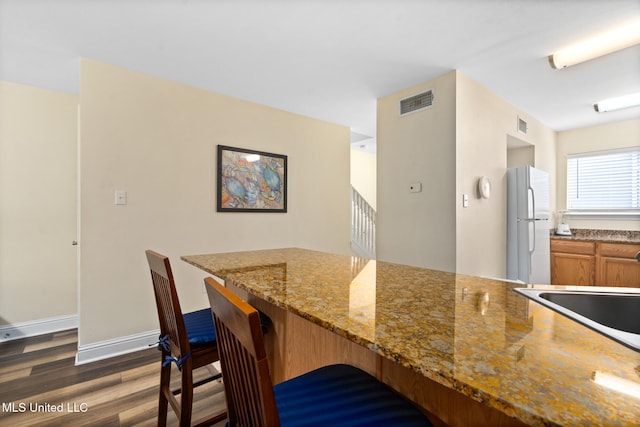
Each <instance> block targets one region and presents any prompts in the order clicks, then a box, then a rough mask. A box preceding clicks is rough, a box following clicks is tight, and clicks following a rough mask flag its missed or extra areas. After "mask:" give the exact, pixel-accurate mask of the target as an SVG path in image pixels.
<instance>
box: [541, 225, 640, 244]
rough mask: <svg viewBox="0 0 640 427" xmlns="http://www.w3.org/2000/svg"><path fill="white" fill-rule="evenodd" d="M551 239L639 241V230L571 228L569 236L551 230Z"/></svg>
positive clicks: (614, 241) (615, 241)
mask: <svg viewBox="0 0 640 427" xmlns="http://www.w3.org/2000/svg"><path fill="white" fill-rule="evenodd" d="M551 238H552V239H560V240H587V241H598V242H613V243H640V231H632V230H590V229H579V228H578V229H571V236H562V235H559V234H555V233H554V230H552V231H551Z"/></svg>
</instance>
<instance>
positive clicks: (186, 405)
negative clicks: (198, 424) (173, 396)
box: [180, 358, 193, 427]
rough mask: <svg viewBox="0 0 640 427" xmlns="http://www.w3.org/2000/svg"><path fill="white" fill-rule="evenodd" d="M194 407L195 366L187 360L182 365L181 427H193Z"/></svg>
mask: <svg viewBox="0 0 640 427" xmlns="http://www.w3.org/2000/svg"><path fill="white" fill-rule="evenodd" d="M192 407H193V364H192V363H191V359H190V358H189V359H187V360H186V361H185V362H184V363H183V364H182V390H181V393H180V426H181V427H189V426H191V408H192Z"/></svg>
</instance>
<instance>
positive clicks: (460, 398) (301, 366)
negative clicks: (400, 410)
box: [227, 284, 525, 427]
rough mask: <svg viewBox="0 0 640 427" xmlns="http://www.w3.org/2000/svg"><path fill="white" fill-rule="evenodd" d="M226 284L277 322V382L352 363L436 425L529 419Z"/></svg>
mask: <svg viewBox="0 0 640 427" xmlns="http://www.w3.org/2000/svg"><path fill="white" fill-rule="evenodd" d="M227 286H228V287H229V288H230V289H232V290H233V291H234V292H235V293H236V294H238V295H239V296H240V297H242V298H243V299H245V300H247V301H248V302H249V303H250V304H251V305H253V306H254V307H256V308H257V309H258V310H260V311H262V312H263V313H265V314H266V315H267V316H269V318H270V319H271V320H272V322H273V324H272V325H271V326H270V328H269V330H268V332H267V333H266V335H265V342H266V346H267V351H268V352H269V369H270V371H271V375H272V380H273V382H274V383H275V384H277V383H279V382H282V381H284V380H287V379H290V378H293V377H295V376H297V375H300V374H303V373H305V372H308V371H311V370H313V369H316V368H319V367H321V366H325V365H329V364H332V363H349V364H351V365H354V366H357V367H359V368H361V369H363V370H364V371H367V372H369V373H370V374H372V375H374V376H376V377H377V378H378V379H379V380H381V381H383V382H384V383H386V384H388V385H390V386H391V387H393V388H394V389H395V390H397V391H398V392H399V393H400V394H402V395H404V396H405V397H407V398H408V399H410V400H411V401H413V402H414V403H416V404H417V405H418V406H419V407H421V408H422V409H423V410H424V412H425V413H426V414H427V415H428V416H429V418H430V419H431V420H432V422H433V424H434V425H435V426H478V425H483V426H484V425H490V426H496V427H501V426H517V427H519V426H524V425H525V424H523V423H522V422H521V421H519V420H517V419H515V418H511V417H509V416H507V415H506V414H504V413H503V412H500V411H498V410H497V409H494V408H491V407H489V406H486V405H484V404H482V403H480V402H477V401H475V400H473V399H471V398H470V397H468V396H465V395H464V394H462V393H460V392H457V391H455V390H453V389H451V388H448V387H446V386H444V385H442V384H439V383H437V382H435V381H433V380H430V379H429V378H426V377H424V376H422V375H420V374H419V373H416V372H414V371H411V370H410V369H408V368H406V367H404V366H402V365H400V364H398V363H395V362H393V361H392V360H389V359H386V358H384V357H382V356H380V355H378V354H376V353H374V352H373V351H371V350H369V349H367V348H365V347H363V346H360V345H358V344H356V343H354V342H351V341H349V340H348V339H347V338H344V337H342V336H340V335H337V334H336V333H334V332H331V331H329V330H327V329H325V328H323V327H321V326H319V325H316V324H314V323H312V322H310V321H308V320H306V319H303V318H301V317H300V316H298V315H296V314H293V313H290V312H288V311H286V310H284V309H282V308H279V307H276V306H274V305H273V304H271V303H269V302H266V301H264V300H262V299H260V298H258V297H256V296H254V295H251V294H249V293H248V292H247V291H245V290H243V289H240V288H238V287H236V286H233V285H230V284H228V285H227Z"/></svg>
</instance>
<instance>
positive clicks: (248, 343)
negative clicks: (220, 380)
mask: <svg viewBox="0 0 640 427" xmlns="http://www.w3.org/2000/svg"><path fill="white" fill-rule="evenodd" d="M205 284H206V288H207V294H208V296H209V302H210V303H211V309H212V312H213V313H214V323H215V326H216V331H217V335H218V351H219V353H220V362H221V365H222V375H223V376H224V388H225V396H226V399H227V412H228V425H229V426H230V427H238V426H252V427H274V426H286V427H290V426H307V427H326V426H331V427H358V426H363V427H365V426H366V427H379V426H387V427H388V426H393V427H403V426H406V427H414V426H415V427H418V426H431V425H432V424H431V422H430V421H429V419H428V418H427V417H426V416H425V415H424V414H423V413H422V412H420V411H419V410H418V409H417V408H416V407H415V406H413V405H412V404H411V403H410V402H409V401H407V400H405V399H404V398H403V397H401V396H400V395H398V394H397V393H396V392H394V391H393V390H392V389H391V388H389V387H388V386H386V385H385V384H383V383H381V382H380V381H378V380H377V379H375V378H374V377H372V376H371V375H369V374H368V373H366V372H364V371H362V370H360V369H358V368H356V367H354V366H350V365H344V364H338V365H329V366H325V367H322V368H319V369H316V370H314V371H311V372H308V373H306V374H303V375H300V376H298V377H295V378H292V379H290V380H287V381H284V382H282V383H280V384H277V385H275V386H273V385H272V383H271V377H270V375H269V366H268V362H267V355H266V350H265V345H264V337H263V334H262V330H261V326H260V316H259V313H258V311H257V310H256V309H255V308H253V307H252V306H251V305H249V304H248V303H247V302H245V301H243V300H242V299H241V298H240V297H238V296H237V295H236V294H234V293H233V292H232V291H230V290H229V289H227V288H225V287H223V286H221V285H220V284H218V283H217V282H216V281H215V280H213V279H212V278H207V279H205Z"/></svg>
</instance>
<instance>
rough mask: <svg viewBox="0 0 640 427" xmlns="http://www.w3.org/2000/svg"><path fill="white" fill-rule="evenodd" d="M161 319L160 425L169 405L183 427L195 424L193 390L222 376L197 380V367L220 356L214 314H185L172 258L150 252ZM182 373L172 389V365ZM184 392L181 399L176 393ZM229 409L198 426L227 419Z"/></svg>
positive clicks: (150, 263) (209, 310) (152, 277)
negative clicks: (174, 389) (175, 280)
mask: <svg viewBox="0 0 640 427" xmlns="http://www.w3.org/2000/svg"><path fill="white" fill-rule="evenodd" d="M146 255H147V261H148V262H149V268H150V269H151V279H152V282H153V290H154V294H155V298H156V306H157V308H158V319H159V321H160V340H159V346H158V347H159V349H160V350H161V351H162V368H161V371H160V399H159V403H158V426H165V425H166V423H167V407H168V405H167V404H170V405H171V407H172V408H173V410H174V412H175V414H176V416H177V417H178V420H179V422H180V426H181V427H186V426H190V425H191V410H192V406H193V390H194V388H195V387H198V386H200V385H203V384H206V383H208V382H210V381H212V380H215V379H219V378H220V377H221V375H220V374H218V375H213V376H209V377H208V378H205V379H204V380H202V381H198V382H196V383H194V382H193V370H194V369H197V368H200V367H203V366H206V365H208V364H211V363H213V362H216V361H218V360H219V359H220V357H219V355H218V346H217V339H216V333H215V328H214V326H213V317H212V315H211V309H210V308H209V307H207V308H204V309H202V310H198V311H194V312H191V313H185V314H183V313H182V310H181V309H180V302H179V300H178V293H177V292H176V286H175V282H174V279H173V273H172V271H171V265H170V263H169V258H167V257H166V256H164V255H161V254H159V253H157V252H154V251H151V250H148V251H146ZM172 364H175V365H176V366H177V367H178V369H179V370H180V372H181V374H182V378H181V380H182V381H181V387H180V389H179V390H176V391H172V390H171V388H170V382H171V365H172ZM177 394H180V401H178V399H176V395H177ZM226 417H227V414H226V412H222V413H220V414H217V415H214V416H212V417H210V418H208V419H206V420H204V421H202V422H200V423H199V424H197V425H198V426H209V425H213V424H215V423H218V422H220V421H222V420H224V419H225V418H226Z"/></svg>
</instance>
